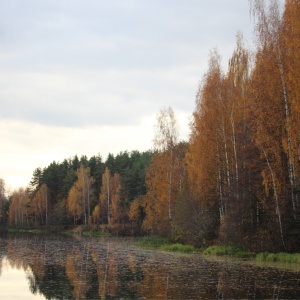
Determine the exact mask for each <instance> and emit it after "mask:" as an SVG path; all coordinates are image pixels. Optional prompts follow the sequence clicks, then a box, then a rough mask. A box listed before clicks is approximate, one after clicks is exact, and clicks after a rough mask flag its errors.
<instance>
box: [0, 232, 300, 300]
mask: <svg viewBox="0 0 300 300" xmlns="http://www.w3.org/2000/svg"><path fill="white" fill-rule="evenodd" d="M131 241H132V239H125V238H101V239H93V238H81V237H77V238H74V237H69V236H46V235H45V236H44V235H41V236H32V235H10V236H8V237H7V238H0V262H1V261H2V258H4V257H7V259H8V260H9V262H10V265H11V266H12V267H15V268H19V269H23V270H28V269H31V270H32V272H28V274H27V279H28V283H29V287H30V290H31V292H32V293H33V294H36V293H41V294H43V295H44V297H45V298H47V299H120V298H123V299H228V298H231V299H232V298H234V299H241V298H243V299H244V298H251V299H262V298H264V299H266V298H268V299H270V298H276V299H298V298H299V297H300V287H299V282H300V273H299V272H292V271H287V270H280V269H275V268H274V269H272V268H260V267H255V266H251V265H247V264H239V263H236V262H235V263H233V262H226V261H223V262H212V261H208V260H206V259H203V258H202V257H201V256H200V255H175V254H172V253H163V252H157V251H151V250H141V249H137V248H134V247H132V244H131ZM0 272H1V263H0ZM0 280H1V278H0ZM0 298H1V291H0Z"/></svg>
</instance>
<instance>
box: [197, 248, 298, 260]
mask: <svg viewBox="0 0 300 300" xmlns="http://www.w3.org/2000/svg"><path fill="white" fill-rule="evenodd" d="M202 253H203V254H205V255H217V256H222V255H227V256H233V257H238V258H247V259H251V260H255V261H259V262H282V263H296V264H300V253H293V254H290V253H282V252H281V253H269V252H262V253H253V252H246V251H242V250H240V249H238V248H236V247H225V246H210V247H208V248H206V249H205V250H203V251H202Z"/></svg>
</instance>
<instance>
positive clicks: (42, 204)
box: [30, 183, 50, 226]
mask: <svg viewBox="0 0 300 300" xmlns="http://www.w3.org/2000/svg"><path fill="white" fill-rule="evenodd" d="M49 210H50V208H49V190H48V187H47V185H46V184H45V183H43V184H42V185H41V186H40V188H39V189H38V190H37V191H36V192H35V193H34V194H33V198H32V199H31V201H30V213H31V214H33V216H34V220H35V224H37V222H39V224H40V225H46V226H47V225H48V221H49Z"/></svg>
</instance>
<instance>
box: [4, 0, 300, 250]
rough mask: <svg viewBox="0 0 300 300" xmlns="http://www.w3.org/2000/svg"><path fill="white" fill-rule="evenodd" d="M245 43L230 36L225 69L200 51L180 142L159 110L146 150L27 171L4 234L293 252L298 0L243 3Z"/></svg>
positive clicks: (299, 146) (298, 149) (168, 112)
mask: <svg viewBox="0 0 300 300" xmlns="http://www.w3.org/2000/svg"><path fill="white" fill-rule="evenodd" d="M250 2H251V15H252V18H253V20H254V23H255V32H256V48H255V51H253V50H249V49H247V48H246V47H245V46H244V41H243V36H242V34H241V33H238V34H237V38H236V46H235V49H234V51H233V53H232V56H231V58H230V60H229V62H228V68H227V70H223V68H222V66H221V56H220V54H219V52H218V51H217V50H212V51H211V53H210V57H209V61H208V69H207V72H206V73H205V74H204V76H203V78H202V79H201V81H200V84H199V88H198V91H197V94H196V100H195V109H194V112H193V115H192V121H191V124H190V138H189V141H188V142H182V141H180V140H179V135H178V127H177V121H176V116H175V114H174V111H173V109H172V108H171V107H167V108H163V109H162V110H161V111H160V112H159V113H158V114H157V125H156V130H155V138H154V149H155V150H151V151H150V150H149V151H146V152H139V151H132V152H127V151H124V152H121V153H119V154H117V155H116V156H114V155H113V154H110V155H108V157H107V159H106V161H102V158H101V156H100V155H98V156H93V157H91V158H87V157H86V156H82V157H80V158H78V157H77V156H74V157H71V158H69V159H65V160H64V161H63V162H53V163H51V164H50V165H49V166H48V167H46V168H44V169H41V168H37V169H35V170H34V172H33V176H32V180H31V182H30V183H29V186H28V187H27V188H20V189H19V190H16V191H14V192H13V193H12V195H10V196H9V197H8V199H7V197H6V196H5V192H4V187H5V183H4V181H3V180H1V181H0V224H1V226H9V227H13V228H41V227H49V228H51V226H56V227H57V226H59V227H61V228H72V227H75V226H78V225H87V226H88V225H90V226H91V225H92V226H94V227H96V228H98V229H99V230H111V231H113V232H115V233H118V234H124V235H125V234H126V235H140V234H152V235H160V236H164V237H168V238H170V239H171V240H173V241H179V242H182V243H188V244H193V245H196V246H199V247H202V246H207V245H210V244H212V243H222V244H226V245H228V244H229V245H230V244H231V245H237V246H239V247H241V248H243V249H247V250H251V251H289V252H295V251H298V252H299V251H300V100H299V99H300V18H299V16H300V2H299V1H298V0H286V1H285V6H284V10H283V11H282V12H281V11H280V9H279V6H278V2H277V1H267V4H268V5H265V2H264V1H259V0H253V1H250Z"/></svg>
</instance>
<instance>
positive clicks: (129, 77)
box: [0, 0, 251, 186]
mask: <svg viewBox="0 0 300 300" xmlns="http://www.w3.org/2000/svg"><path fill="white" fill-rule="evenodd" d="M248 11H249V8H248V3H247V1H240V0H228V1H224V0H211V1H206V0H205V1H204V0H189V1H188V3H187V2H186V1H183V0H164V1H160V0H145V1H140V0H114V1H105V0H89V1H83V0H64V1H61V0H51V1H40V0H26V1H24V0H2V1H1V10H0V40H1V42H0V132H1V135H0V143H1V149H0V157H1V159H0V177H3V178H4V179H5V181H7V182H8V183H9V184H10V185H12V186H16V185H17V184H21V185H26V184H27V183H28V182H29V180H30V176H31V174H32V171H33V170H34V169H35V168H36V167H43V166H47V165H48V164H49V163H50V162H51V161H53V160H59V161H60V160H63V159H64V158H67V157H70V156H72V155H75V154H76V153H77V154H78V155H81V154H85V155H88V156H89V155H94V154H97V153H98V152H100V153H101V154H102V155H104V156H105V155H106V154H107V153H108V152H112V153H117V152H119V151H122V150H123V151H124V150H133V149H137V150H146V149H148V148H150V147H151V141H152V136H153V125H154V122H155V115H156V114H157V112H158V111H159V110H160V109H161V108H162V107H166V106H172V107H173V108H174V110H175V112H176V113H177V115H178V119H179V120H180V123H181V128H182V133H181V136H182V138H184V139H187V137H188V134H189V129H188V116H189V115H191V114H192V111H193V109H194V99H195V95H196V92H197V88H198V84H199V82H200V80H201V77H202V75H203V74H204V72H205V71H206V67H207V60H208V55H209V49H212V48H214V47H216V46H217V47H218V49H219V51H220V54H221V56H223V64H224V65H227V60H228V58H229V56H230V55H231V53H232V51H233V48H234V45H235V33H236V32H237V31H238V30H241V31H242V32H245V35H246V37H249V36H250V32H251V30H250V28H251V26H250V19H249V12H248ZM2 145H3V146H2Z"/></svg>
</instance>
